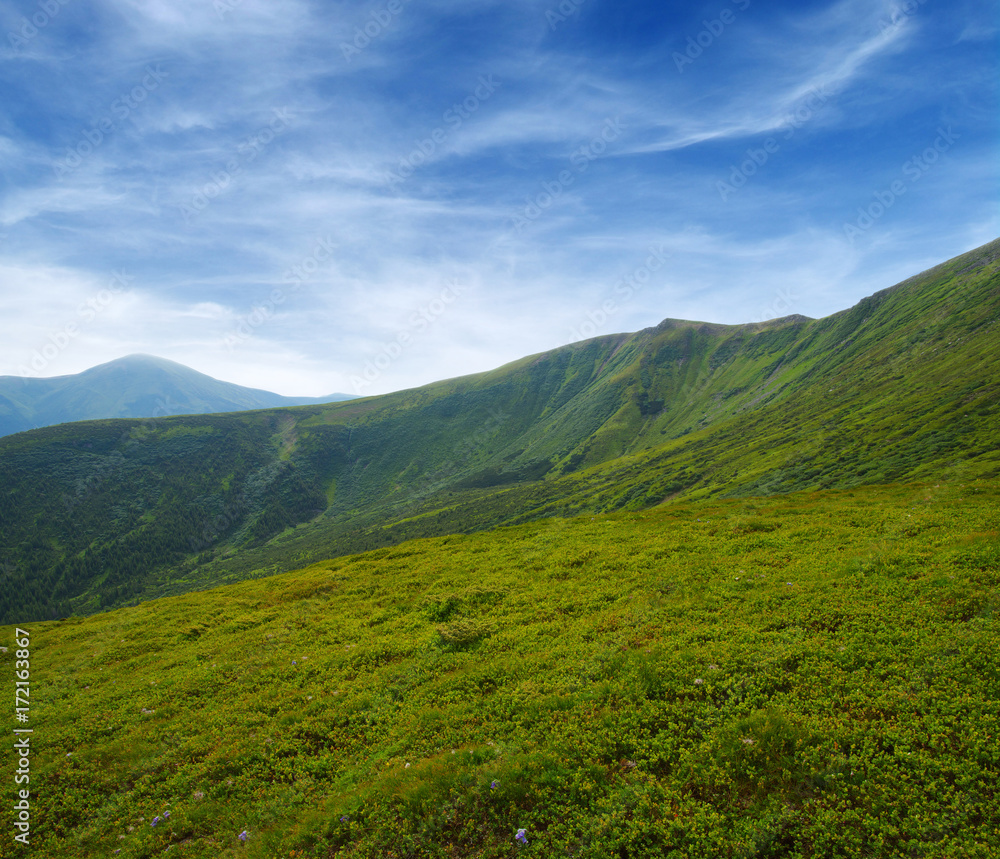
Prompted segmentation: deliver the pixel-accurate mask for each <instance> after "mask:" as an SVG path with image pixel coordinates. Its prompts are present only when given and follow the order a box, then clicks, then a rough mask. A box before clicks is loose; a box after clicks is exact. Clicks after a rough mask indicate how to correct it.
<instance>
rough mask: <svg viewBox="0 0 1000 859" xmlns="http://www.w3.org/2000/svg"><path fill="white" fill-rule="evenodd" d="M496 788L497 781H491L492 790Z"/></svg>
mask: <svg viewBox="0 0 1000 859" xmlns="http://www.w3.org/2000/svg"><path fill="white" fill-rule="evenodd" d="M496 789H497V783H496V782H495V781H491V782H490V790H496Z"/></svg>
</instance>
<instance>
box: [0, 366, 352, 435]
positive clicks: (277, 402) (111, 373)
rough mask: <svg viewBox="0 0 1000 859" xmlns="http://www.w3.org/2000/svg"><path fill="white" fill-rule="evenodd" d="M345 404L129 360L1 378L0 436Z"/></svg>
mask: <svg viewBox="0 0 1000 859" xmlns="http://www.w3.org/2000/svg"><path fill="white" fill-rule="evenodd" d="M345 399H353V397H352V396H351V395H349V394H331V395H330V396H329V397H285V396H282V395H280V394H272V393H271V392H270V391H262V390H258V389H257V388H245V387H243V386H242V385H235V384H233V383H231V382H220V381H219V380H218V379H213V378H212V377H211V376H207V375H205V374H204V373H199V372H197V371H196V370H192V369H191V368H190V367H185V366H184V365H183V364H178V363H177V362H176V361H168V360H167V359H165V358H157V357H155V356H153V355H128V356H126V357H125V358H119V359H118V360H115V361H110V362H108V363H107V364H100V365H98V366H97V367H91V368H90V369H89V370H85V371H83V372H82V373H76V374H74V375H69V376H55V377H50V378H34V377H30V376H0V436H4V435H11V434H12V433H16V432H23V431H25V430H29V429H34V428H37V427H42V426H51V425H53V424H62V423H70V422H74V421H84V420H94V419H99V418H145V417H159V416H164V415H189V414H209V413H214V412H226V411H242V410H245V409H260V408H271V407H280V406H297V405H303V404H306V403H328V402H334V401H338V400H345Z"/></svg>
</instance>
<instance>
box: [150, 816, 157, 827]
mask: <svg viewBox="0 0 1000 859" xmlns="http://www.w3.org/2000/svg"><path fill="white" fill-rule="evenodd" d="M159 822H160V818H158V817H154V818H153V822H152V823H150V824H149V825H150V826H156V824H157V823H159Z"/></svg>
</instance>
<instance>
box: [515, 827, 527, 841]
mask: <svg viewBox="0 0 1000 859" xmlns="http://www.w3.org/2000/svg"><path fill="white" fill-rule="evenodd" d="M526 833H527V830H526V829H518V830H517V835H515V836H514V840H515V841H517V842H518V843H519V844H527V843H528V836H527V834H526Z"/></svg>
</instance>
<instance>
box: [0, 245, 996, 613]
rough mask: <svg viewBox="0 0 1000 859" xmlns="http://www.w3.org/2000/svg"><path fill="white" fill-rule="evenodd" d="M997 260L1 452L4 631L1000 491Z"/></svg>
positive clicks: (33, 438) (975, 256)
mask: <svg viewBox="0 0 1000 859" xmlns="http://www.w3.org/2000/svg"><path fill="white" fill-rule="evenodd" d="M998 248H1000V241H998V242H993V243H991V244H990V245H987V246H985V247H983V248H980V249H978V250H976V251H973V252H971V253H969V254H965V255H963V256H961V257H958V258H956V259H954V260H951V261H949V262H947V263H945V264H943V265H941V266H938V267H936V268H934V269H931V270H930V271H927V272H924V273H922V274H920V275H917V276H915V277H913V278H910V279H908V280H907V281H905V282H903V283H901V284H899V285H897V286H895V287H891V288H889V289H886V290H882V291H881V292H878V293H876V294H875V295H873V296H870V297H869V298H866V299H864V300H863V301H861V302H859V303H858V304H857V305H856V306H855V307H853V308H850V309H849V310H845V311H842V312H840V313H837V314H834V315H832V316H829V317H826V318H824V319H819V320H808V319H806V318H804V317H787V318H785V319H780V320H773V321H771V322H768V323H755V324H749V325H738V326H723V325H715V324H710V323H692V322H683V321H679V320H665V321H664V322H663V323H661V324H660V325H659V326H656V327H655V328H651V329H646V330H644V331H640V332H637V333H635V334H617V335H607V336H603V337H598V338H594V339H592V340H587V341H583V342H580V343H575V344H571V345H569V346H566V347H562V348H560V349H556V350H553V351H550V352H546V353H542V354H539V355H533V356H528V357H526V358H523V359H521V360H520V361H516V362H514V363H512V364H509V365H506V366H504V367H501V368H499V369H497V370H494V371H491V372H488V373H482V374H477V375H474V376H466V377H461V378H458V379H451V380H447V381H442V382H438V383H435V384H432V385H428V386H425V387H422V388H417V389H413V390H410V391H401V392H397V393H394V394H388V395H385V396H381V397H371V398H366V399H360V400H352V401H350V402H343V403H334V404H329V405H323V406H303V407H298V408H292V409H282V410H265V411H250V412H243V413H237V414H223V415H205V416H191V417H182V418H158V419H155V420H147V421H102V422H97V423H87V424H76V425H68V426H62V427H51V428H46V429H41V430H36V431H33V432H29V433H24V434H20V435H17V436H13V437H9V438H6V439H2V440H0V485H2V486H3V487H4V490H3V494H2V496H0V522H2V537H3V541H2V545H3V547H4V552H5V554H4V556H3V557H0V564H2V565H3V566H2V569H3V571H4V572H3V578H4V585H5V586H4V588H3V594H4V595H5V596H6V600H7V601H6V603H5V604H3V605H2V606H0V609H2V611H0V617H2V618H5V619H7V620H8V621H20V620H27V619H34V618H40V617H51V616H53V615H55V616H59V615H65V614H68V613H71V612H76V613H86V612H91V611H95V610H100V609H106V608H109V607H113V606H116V605H122V604H124V603H126V602H129V601H133V600H135V599H146V598H150V597H154V596H158V595H162V594H165V593H180V592H183V591H185V590H189V589H192V588H202V587H208V586H211V585H213V584H218V583H221V582H224V581H234V580H237V579H240V578H246V577H257V576H261V575H266V574H271V573H275V572H280V571H282V570H288V569H293V568H295V567H297V566H303V565H305V564H306V563H311V562H314V561H316V560H319V559H321V558H326V557H330V556H333V555H339V554H346V553H350V552H357V551H363V550H366V549H371V548H377V547H380V546H386V545H391V544H393V543H397V542H400V541H402V540H406V539H410V538H413V537H428V536H435V535H439V534H446V533H456V532H468V531H474V530H482V529H487V528H493V527H497V526H499V525H505V524H513V523H517V522H524V521H528V520H530V519H533V518H540V517H545V516H551V515H574V514H579V513H584V512H597V511H609V510H617V509H642V508H645V507H650V506H655V505H657V504H660V503H663V502H665V501H669V500H671V499H674V498H678V497H687V498H704V497H712V496H720V495H730V496H734V495H735V496H747V495H753V494H757V495H764V494H772V493H775V492H790V491H796V490H807V489H823V488H838V487H850V486H856V485H860V484H878V483H887V482H894V481H900V480H906V479H923V478H928V477H931V476H934V475H941V474H950V475H963V476H968V477H969V478H972V477H991V476H996V475H997V473H998V470H1000V452H998V444H997V441H998V439H1000V409H998V402H997V394H998V391H1000V386H998V384H997V383H996V382H995V381H994V380H995V379H997V378H1000V373H998V370H1000V367H998V366H997V365H998V363H1000V359H998V357H997V350H996V349H995V342H996V340H997V328H996V323H997V321H998V318H1000V290H998V274H997V256H998Z"/></svg>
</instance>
